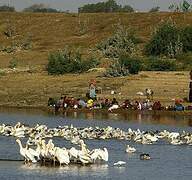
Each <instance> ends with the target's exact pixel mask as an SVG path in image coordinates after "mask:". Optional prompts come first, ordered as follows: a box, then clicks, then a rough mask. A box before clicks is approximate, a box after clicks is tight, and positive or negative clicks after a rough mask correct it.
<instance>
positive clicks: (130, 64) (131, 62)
mask: <svg viewBox="0 0 192 180" xmlns="http://www.w3.org/2000/svg"><path fill="white" fill-rule="evenodd" d="M119 60H120V62H121V64H123V65H124V66H125V67H126V68H127V69H128V70H129V73H130V74H138V72H139V71H140V70H141V67H142V65H141V61H140V60H139V59H137V58H133V57H129V56H126V55H123V56H121V57H120V59H119Z"/></svg>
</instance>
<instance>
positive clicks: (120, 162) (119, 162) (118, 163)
mask: <svg viewBox="0 0 192 180" xmlns="http://www.w3.org/2000/svg"><path fill="white" fill-rule="evenodd" d="M125 164H126V162H124V161H118V162H116V163H114V164H113V166H123V165H125Z"/></svg>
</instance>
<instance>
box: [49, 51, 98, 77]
mask: <svg viewBox="0 0 192 180" xmlns="http://www.w3.org/2000/svg"><path fill="white" fill-rule="evenodd" d="M97 65H98V61H97V59H96V58H94V57H92V56H91V57H90V58H88V59H87V60H83V58H82V54H81V53H80V52H79V51H72V50H71V49H69V48H65V49H64V50H62V51H57V52H54V53H51V54H50V55H49V57H48V66H47V71H48V73H49V74H51V75H54V74H55V75H59V74H65V73H81V72H84V71H87V70H88V69H90V68H94V67H96V66H97Z"/></svg>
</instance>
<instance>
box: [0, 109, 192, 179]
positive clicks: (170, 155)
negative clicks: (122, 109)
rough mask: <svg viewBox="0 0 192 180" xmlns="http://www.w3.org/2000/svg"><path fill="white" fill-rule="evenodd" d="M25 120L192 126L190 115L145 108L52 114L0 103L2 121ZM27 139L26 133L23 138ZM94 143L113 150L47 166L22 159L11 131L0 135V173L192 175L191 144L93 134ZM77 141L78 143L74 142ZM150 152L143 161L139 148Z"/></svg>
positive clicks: (125, 176)
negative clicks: (104, 157)
mask: <svg viewBox="0 0 192 180" xmlns="http://www.w3.org/2000/svg"><path fill="white" fill-rule="evenodd" d="M18 121H20V122H23V123H26V124H29V125H30V126H34V125H36V124H37V123H39V124H46V125H47V126H48V127H57V126H59V125H60V126H63V125H71V124H73V125H74V126H77V127H87V126H100V127H106V126H108V125H110V126H112V127H119V128H121V129H124V130H126V129H128V128H129V127H130V128H133V129H137V128H140V129H141V130H151V129H152V130H163V129H167V130H170V131H179V132H182V131H183V130H186V131H189V132H191V127H190V125H191V119H190V118H189V117H177V116H176V117H174V116H163V115H161V116H157V117H156V116H154V115H143V114H142V113H141V114H137V115H135V114H129V115H126V116H123V115H119V114H105V113H104V114H99V113H97V114H91V113H86V114H85V113H68V114H64V115H62V116H61V115H59V116H55V115H51V114H47V113H46V112H43V111H40V110H30V109H25V110H24V109H20V110H18V109H0V123H7V124H11V125H14V124H15V123H16V122H18ZM22 140H23V141H26V139H25V138H24V139H22ZM54 143H55V144H56V145H58V146H65V147H67V148H69V147H71V146H72V145H71V144H70V143H69V142H67V141H65V140H63V139H62V138H54ZM86 143H87V144H88V147H89V148H90V149H93V148H100V147H101V148H102V147H106V148H107V149H108V151H109V162H108V163H104V164H95V165H91V166H79V165H70V166H65V167H46V166H40V165H30V166H29V165H25V164H23V162H22V161H3V159H4V160H6V159H7V160H21V157H20V154H19V148H18V145H17V144H16V143H15V139H14V138H13V137H3V136H0V159H1V161H0V179H2V180H3V179H14V180H20V179H22V178H23V179H27V180H28V179H29V180H30V179H37V180H43V179H47V180H49V179H71V180H75V179H100V180H102V179H126V180H127V179H128V180H129V179H130V180H133V179H134V180H137V179H138V180H162V179H164V180H170V179H173V180H177V179H178V180H182V179H183V180H185V179H186V180H188V179H191V176H192V171H191V170H192V155H191V154H192V147H191V146H186V145H182V146H173V145H169V144H167V143H165V142H161V141H160V142H158V143H157V144H154V145H141V144H135V143H133V142H130V141H124V140H89V141H86ZM127 144H130V145H131V146H134V147H135V148H136V149H137V150H138V151H139V152H138V153H136V154H133V155H128V154H127V153H125V148H126V145H127ZM73 146H74V145H73ZM141 152H145V153H149V154H150V155H151V157H152V159H151V160H150V161H141V160H140V159H139V154H140V153H141ZM119 160H123V161H126V162H127V164H126V165H125V166H124V167H114V166H113V163H114V162H117V161H119Z"/></svg>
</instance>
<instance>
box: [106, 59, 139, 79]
mask: <svg viewBox="0 0 192 180" xmlns="http://www.w3.org/2000/svg"><path fill="white" fill-rule="evenodd" d="M141 67H142V66H141V61H140V60H139V59H137V58H132V57H129V56H127V55H123V56H120V58H119V59H116V60H115V61H114V63H113V64H112V65H111V66H110V67H109V68H108V69H107V71H106V73H105V74H104V75H105V76H107V77H119V76H127V75H129V74H138V72H139V71H140V70H141Z"/></svg>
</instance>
